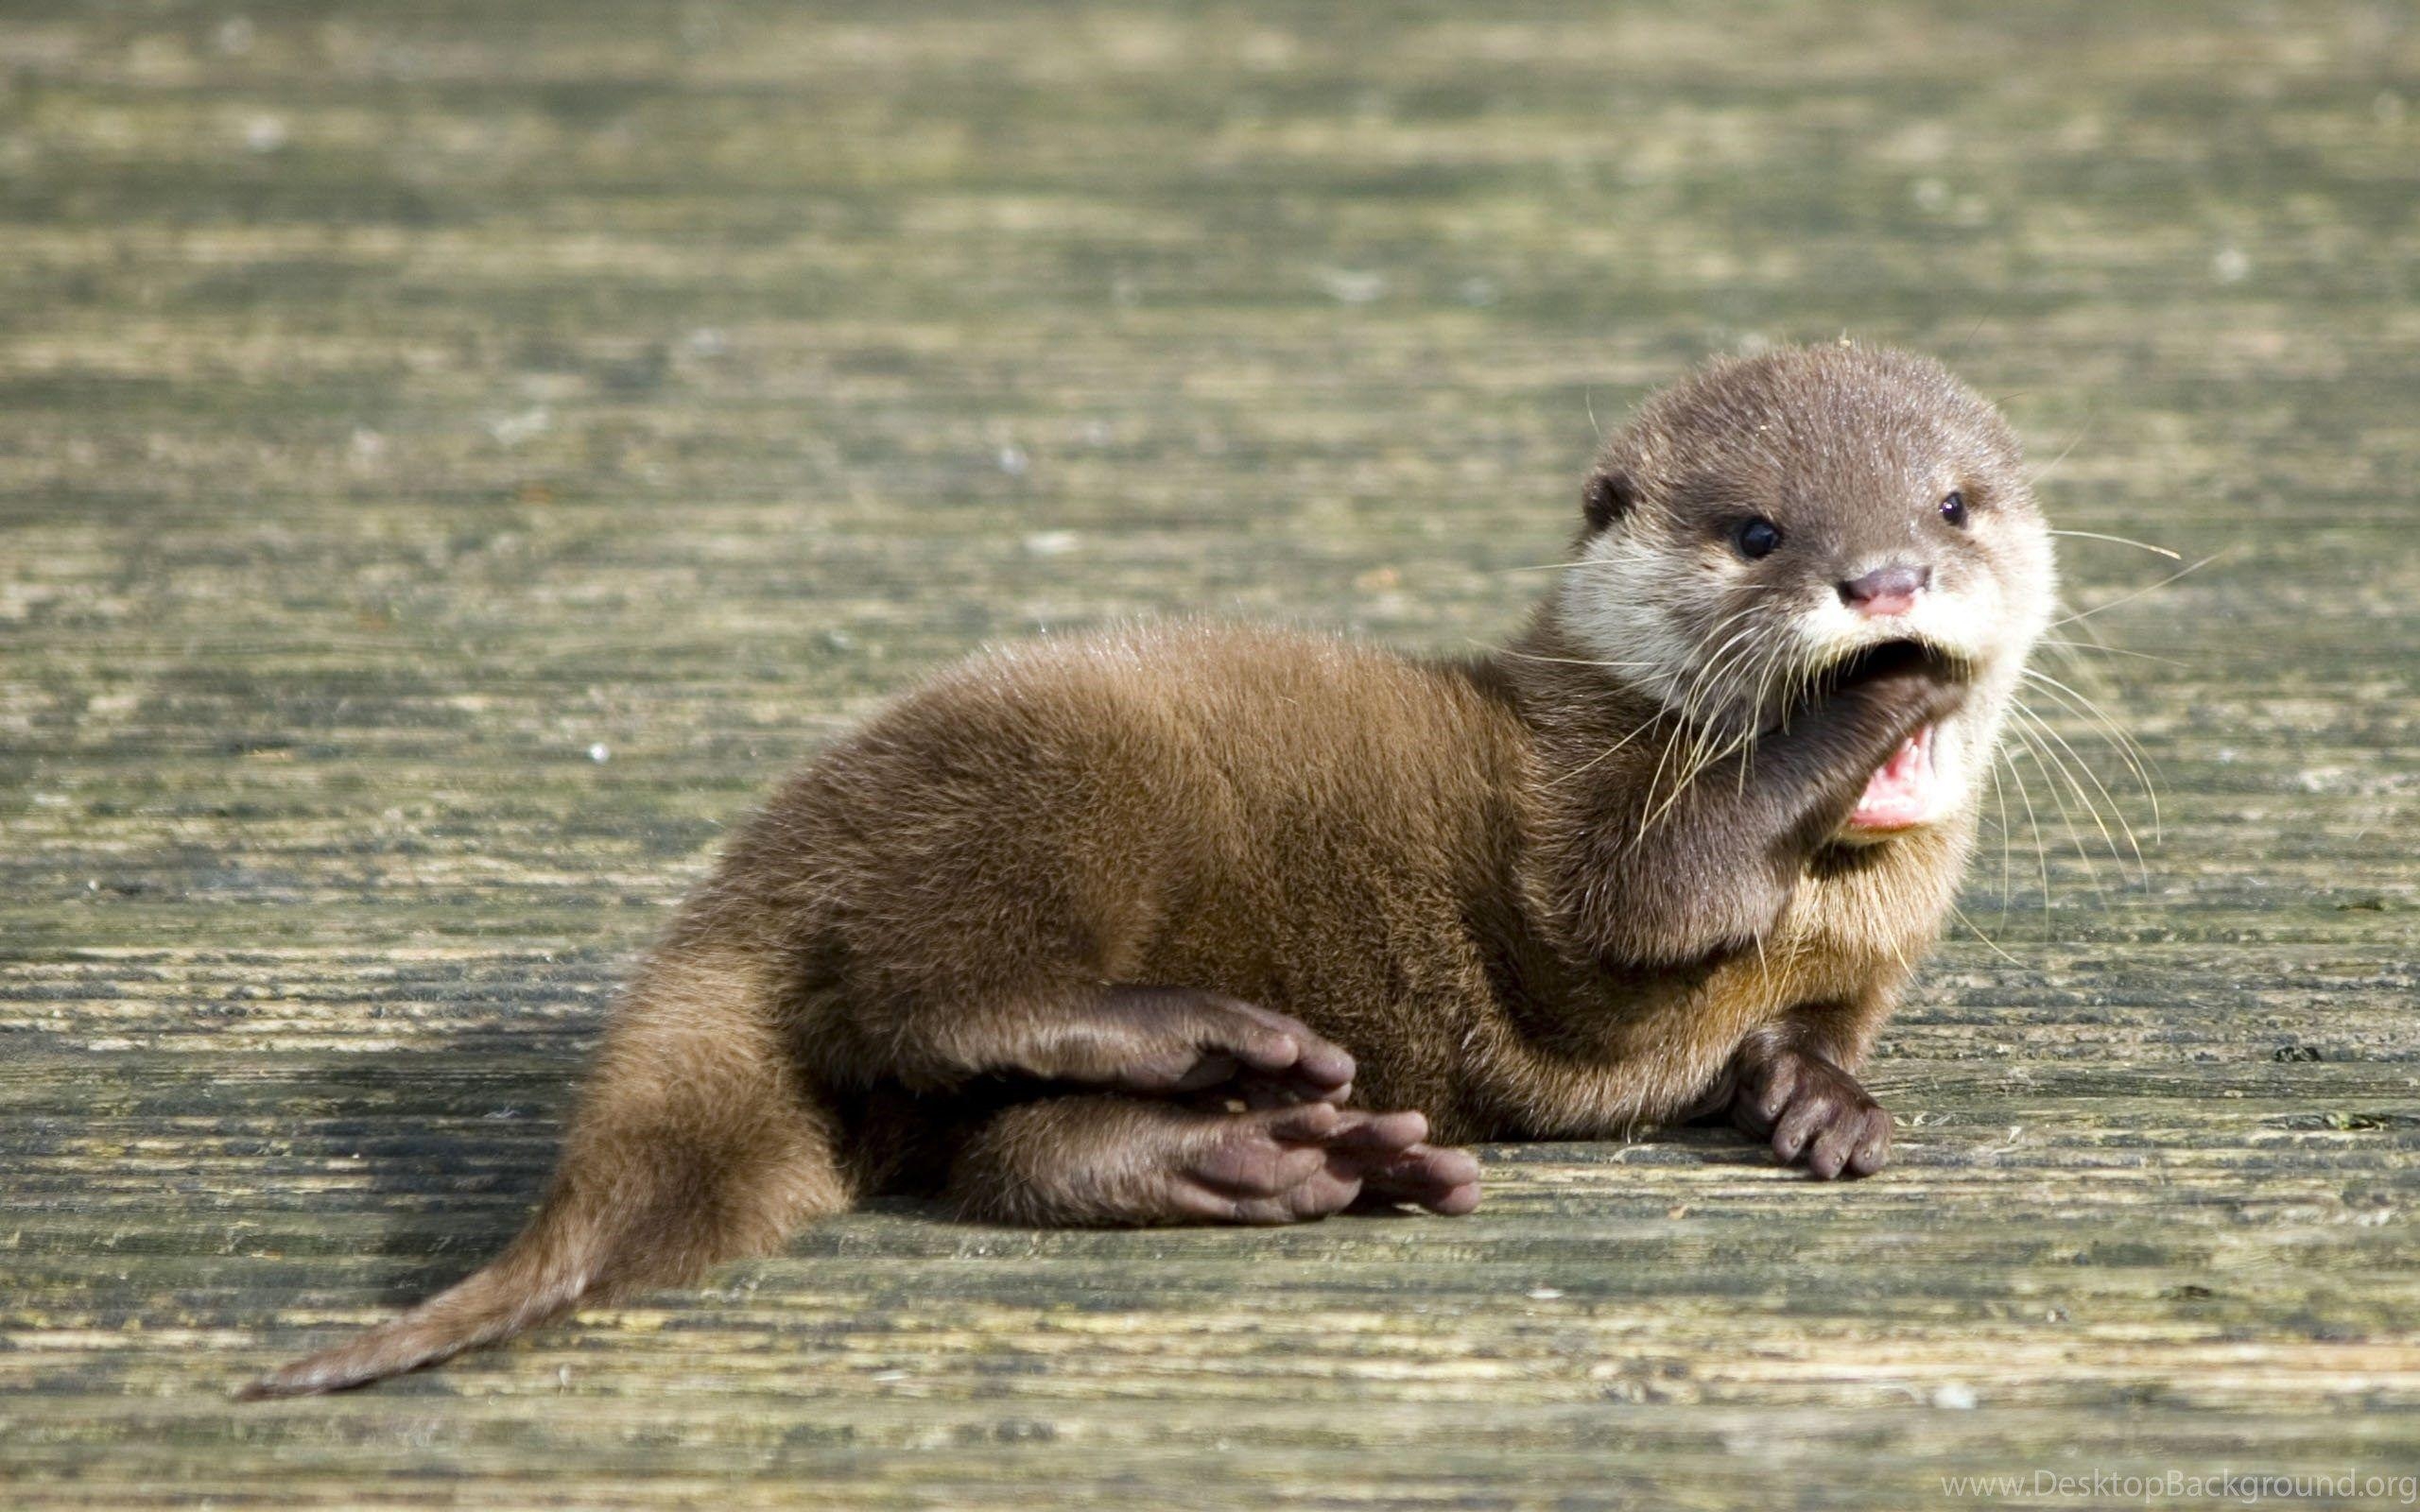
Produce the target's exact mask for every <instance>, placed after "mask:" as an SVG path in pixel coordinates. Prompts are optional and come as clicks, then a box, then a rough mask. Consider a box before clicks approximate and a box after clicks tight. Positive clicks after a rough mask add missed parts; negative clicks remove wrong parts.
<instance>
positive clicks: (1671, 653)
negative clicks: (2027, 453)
mask: <svg viewBox="0 0 2420 1512" xmlns="http://www.w3.org/2000/svg"><path fill="white" fill-rule="evenodd" d="M1584 506H1585V511H1586V517H1587V523H1586V528H1585V532H1584V534H1583V535H1582V538H1581V541H1580V543H1579V546H1578V554H1579V558H1580V560H1579V563H1578V564H1577V565H1576V566H1575V568H1574V570H1572V571H1570V572H1568V573H1565V574H1564V576H1563V581H1562V585H1561V587H1560V590H1559V597H1558V600H1557V603H1556V606H1555V607H1556V610H1557V618H1558V619H1559V620H1560V621H1561V622H1562V624H1563V625H1564V627H1565V629H1566V631H1567V632H1568V633H1569V634H1570V635H1571V636H1572V637H1573V638H1574V639H1575V640H1576V641H1577V642H1578V643H1579V644H1580V645H1581V646H1582V648H1584V654H1585V655H1587V656H1588V657H1590V658H1591V659H1594V660H1598V661H1601V662H1604V663H1606V664H1607V665H1608V669H1609V671H1610V674H1611V675H1612V676H1613V677H1615V678H1616V679H1619V680H1621V681H1622V682H1624V683H1626V684H1628V685H1630V686H1632V687H1634V688H1637V689H1639V690H1641V691H1644V692H1646V693H1647V694H1649V695H1650V696H1652V697H1654V698H1656V699H1657V700H1659V701H1660V702H1662V703H1663V704H1664V705H1665V706H1666V707H1667V708H1668V709H1670V710H1672V711H1673V712H1674V713H1677V714H1679V715H1680V716H1682V717H1683V718H1685V719H1686V720H1689V721H1692V722H1694V723H1698V724H1702V725H1705V726H1707V727H1709V728H1710V729H1712V730H1715V731H1717V732H1719V733H1727V734H1730V735H1733V736H1735V737H1737V736H1744V735H1745V734H1746V733H1747V732H1748V731H1751V730H1764V729H1769V728H1771V727H1772V726H1774V725H1776V724H1778V723H1780V722H1782V721H1783V720H1784V719H1786V718H1787V716H1788V713H1789V709H1790V708H1791V707H1792V706H1793V705H1794V704H1795V703H1797V702H1798V701H1800V700H1803V699H1806V698H1808V697H1815V696H1822V694H1821V690H1822V689H1823V688H1824V685H1825V684H1827V683H1832V682H1837V680H1838V679H1842V678H1845V677H1853V676H1855V675H1856V672H1857V669H1858V667H1860V666H1862V665H1870V664H1874V663H1876V662H1880V661H1887V660H1889V659H1893V658H1900V657H1906V656H1911V655H1923V656H1927V657H1929V658H1931V659H1934V660H1936V661H1938V662H1941V663H1942V664H1944V665H1945V667H1947V668H1948V669H1950V670H1951V673H1952V675H1955V676H1958V677H1961V678H1963V679H1966V680H1968V682H1969V683H1970V684H1971V688H1972V691H1971V693H1970V695H1969V696H1968V697H1967V698H1966V699H1965V700H1964V702H1963V704H1962V707H1961V708H1960V709H1959V711H1958V712H1957V713H1953V714H1951V715H1949V716H1947V717H1945V718H1944V719H1943V720H1942V721H1941V722H1940V723H1939V724H1938V725H1937V726H1928V727H1927V728H1926V729H1925V730H1920V731H1918V733H1917V734H1916V736H1915V737H1914V738H1913V739H1911V740H1910V742H1909V743H1908V744H1907V745H1906V746H1905V747H1902V748H1901V749H1900V750H1899V752H1898V753H1897V754H1895V755H1893V757H1892V758H1891V760H1890V761H1889V762H1888V763H1886V764H1885V765H1883V766H1882V767H1881V768H1880V769H1879V770H1877V771H1876V773H1875V775H1874V779H1873V781H1872V782H1871V783H1870V784H1869V786H1868V787H1867V790H1866V792H1865V795H1864V797H1863V798H1862V799H1860V800H1859V802H1858V806H1857V809H1856V811H1855V812H1854V813H1853V814H1852V815H1851V816H1850V819H1849V824H1848V828H1847V830H1846V831H1845V832H1844V833H1843V838H1848V839H1873V838H1878V837H1880V836H1882V835H1886V834H1889V833H1893V832H1896V831H1902V830H1907V829H1911V828H1914V827H1917V826H1921V825H1928V824H1934V823H1938V822H1940V821H1942V820H1944V819H1945V818H1947V817H1949V816H1953V815H1955V814H1958V813H1959V812H1961V811H1962V809H1963V808H1964V806H1965V805H1966V804H1967V802H1968V801H1969V800H1970V799H1972V798H1973V796H1974V794H1975V791H1976V784H1977V783H1978V782H1979V781H1980V780H1981V777H1982V773H1983V770H1984V767H1985V765H1986V763H1987V762H1988V760H1989V753H1990V750H1991V747H1992V743H1993V741H1994V740H1995V739H1997V736H1998V732H1999V724H2000V721H2001V719H2002V717H2003V716H2004V714H2005V712H2006V710H2007V707H2008V700H2009V696H2010V695H2011V694H2012V693H2013V692H2014V688H2015V686H2016V682H2017V679H2018V677H2019V675H2020V672H2021V669H2022V667H2023V664H2024V661H2025V657H2026V655H2027V653H2028V652H2029V651H2030V650H2031V648H2032V645H2033V643H2034V641H2035V639H2036V638H2038V637H2039V636H2040V635H2041V634H2042V631H2043V629H2044V627H2046V626H2047V625H2048V621H2049V616H2050V605H2051V600H2052V572H2053V565H2052V560H2051V553H2050V538H2049V532H2048V528H2047V527H2046V526H2045V525H2044V524H2043V521H2042V517H2041V514H2040V513H2039V511H2038V510H2037V509H2036V508H2035V507H2034V502H2033V495H2032V491H2031V489H2030V488H2029V487H2028V486H2027V481H2026V475H2025V472H2024V469H2023V466H2022V463H2021V461H2020V458H2019V455H2018V452H2017V444H2016V439H2015V438H2014V436H2013V435H2011V434H2010V432H2009V428H2008V425H2007V423H2006V422H2005V421H2002V420H2001V419H2000V416H1999V413H1998V412H1997V410H1995V409H1994V408H1993V407H1992V406H1991V405H1990V404H1987V403H1985V402H1984V400H1983V399H1982V398H1981V397H1980V396H1979V395H1978V394H1976V393H1975V392H1974V391H1973V390H1972V389H1970V388H1968V387H1966V386H1965V385H1963V384H1962V383H1960V382H1959V381H1958V380H1957V379H1955V378H1953V377H1951V376H1950V374H1949V372H1948V370H1947V369H1944V368H1943V367H1942V366H1941V365H1940V364H1939V363H1936V362H1933V361H1931V360H1930V359H1928V358H1924V357H1917V356H1911V355H1909V354H1908V353H1906V352H1891V351H1886V350H1880V349H1876V348H1872V347H1859V346H1852V345H1847V344H1842V345H1839V346H1824V347H1807V348H1800V349H1794V350H1788V351H1781V352H1770V353H1767V354H1765V355H1761V356H1756V357H1750V358H1744V359H1738V360H1732V361H1724V362H1719V363H1716V364H1714V365H1712V366H1710V367H1708V368H1705V369H1703V370H1701V371H1699V372H1697V373H1696V374H1694V375H1692V376H1691V377H1689V378H1688V379H1686V380H1685V381H1684V382H1683V383H1681V384H1679V385H1677V386H1675V387H1672V388H1669V389H1667V390H1666V391H1664V392H1663V393H1661V394H1658V395H1657V396H1655V397H1654V398H1653V399H1651V400H1650V401H1649V402H1648V404H1646V405H1645V407H1644V408H1642V409H1641V410H1640V412H1639V414H1638V417H1637V419H1636V420H1635V421H1633V422H1632V424H1631V425H1630V426H1629V427H1628V428H1627V429H1625V430H1624V431H1623V432H1622V433H1621V434H1620V435H1618V436H1616V437H1615V438H1614V439H1613V440H1612V442H1611V443H1610V444H1608V445H1607V447H1606V448H1605V451H1604V455H1602V456H1601V457H1600V458H1599V460H1598V464H1597V468H1596V470H1595V472H1594V473H1593V474H1592V475H1591V477H1590V479H1589V482H1588V487H1587V490H1586V493H1585V498H1584Z"/></svg>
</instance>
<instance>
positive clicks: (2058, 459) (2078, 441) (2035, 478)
mask: <svg viewBox="0 0 2420 1512" xmlns="http://www.w3.org/2000/svg"><path fill="white" fill-rule="evenodd" d="M2099 414H2100V411H2099V410H2098V409H2090V410H2086V411H2085V412H2084V417H2083V423H2081V424H2079V425H2078V426H2077V427H2076V433H2075V435H2074V436H2072V437H2070V438H2068V439H2067V444H2066V445H2065V446H2063V447H2061V448H2059V455H2056V456H2054V457H2052V458H2050V460H2048V462H2045V463H2043V464H2042V465H2041V466H2040V467H2038V468H2035V469H2034V470H2033V472H2031V474H2030V475H2029V476H2028V477H2027V478H2026V480H2025V484H2026V487H2028V488H2031V487H2032V486H2033V485H2034V484H2036V483H2039V482H2041V481H2042V480H2043V479H2044V478H2046V477H2048V476H2049V474H2050V472H2051V470H2052V469H2054V468H2056V467H2057V466H2058V465H2059V464H2060V463H2062V462H2064V461H2066V459H2067V455H2068V454H2069V453H2071V452H2073V451H2074V450H2075V449H2076V448H2077V447H2078V446H2081V445H2083V438H2085V437H2086V436H2089V435H2091V434H2092V421H2093V419H2094V417H2095V416H2097V415H2099Z"/></svg>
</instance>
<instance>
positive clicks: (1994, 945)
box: [1949, 903, 2025, 967]
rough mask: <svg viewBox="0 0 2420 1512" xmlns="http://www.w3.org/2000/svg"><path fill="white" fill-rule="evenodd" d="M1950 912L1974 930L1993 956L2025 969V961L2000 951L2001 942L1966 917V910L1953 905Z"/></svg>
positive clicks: (1950, 906)
mask: <svg viewBox="0 0 2420 1512" xmlns="http://www.w3.org/2000/svg"><path fill="white" fill-rule="evenodd" d="M1949 911H1950V912H1951V913H1953V914H1956V915H1957V916H1958V921H1959V922H1960V923H1962V924H1963V925H1965V926H1966V927H1967V928H1968V929H1971V930H1973V931H1974V932H1975V937H1976V938H1977V939H1979V940H1981V941H1982V942H1983V944H1984V946H1985V947H1986V948H1988V949H1989V950H1990V951H1991V953H1992V954H1995V955H1997V956H1998V957H1999V958H2000V959H2001V960H2003V961H2006V962H2008V964H2009V965H2011V966H2014V967H2023V966H2024V965H2025V963H2024V962H2023V961H2020V960H2018V959H2017V958H2016V957H2015V956H2014V955H2011V954H2009V953H2008V952H2006V951H2004V950H2002V949H2000V945H1999V941H1997V940H1996V939H1994V938H1992V936H1989V935H1986V934H1984V933H1983V931H1982V928H1981V926H1979V925H1978V924H1977V923H1976V922H1975V921H1974V920H1973V919H1969V918H1967V917H1966V910H1964V909H1963V908H1961V907H1959V906H1958V905H1957V904H1956V903H1951V904H1950V905H1949Z"/></svg>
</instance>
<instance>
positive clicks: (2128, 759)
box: [2024, 667, 2160, 842]
mask: <svg viewBox="0 0 2420 1512" xmlns="http://www.w3.org/2000/svg"><path fill="white" fill-rule="evenodd" d="M2024 672H2025V676H2026V677H2027V678H2028V679H2031V680H2032V681H2034V682H2036V683H2038V684H2040V685H2041V687H2042V690H2043V691H2044V692H2046V693H2048V695H2049V696H2051V697H2052V698H2053V699H2055V700H2057V701H2058V703H2059V704H2060V705H2061V706H2062V707H2063V708H2066V710H2068V711H2069V712H2071V713H2077V714H2081V715H2082V716H2083V718H2084V720H2085V721H2086V722H2087V723H2090V724H2092V725H2095V726H2097V727H2099V729H2098V732H2099V733H2100V734H2103V735H2105V736H2106V737H2107V739H2108V741H2109V747H2110V748H2111V749H2112V750H2115V751H2116V752H2117V753H2118V760H2119V761H2121V762H2123V763H2125V764H2126V769H2127V770H2128V771H2129V772H2131V773H2133V774H2134V778H2135V782H2139V783H2140V784H2142V789H2143V797H2144V798H2146V799H2149V800H2150V802H2151V806H2152V840H2153V841H2154V842H2156V841H2157V840H2158V839H2159V837H2160V812H2159V783H2158V782H2154V781H2153V780H2152V759H2151V756H2150V753H2149V752H2147V751H2145V750H2144V749H2143V747H2141V745H2139V744H2138V743H2137V742H2136V741H2135V738H2134V737H2133V736H2132V735H2129V734H2127V733H2126V731H2125V730H2121V729H2119V728H2118V723H2117V721H2115V720H2113V719H2111V718H2110V717H2109V716H2108V715H2107V714H2106V713H2102V712H2101V710H2100V705H2099V704H2097V703H2095V702H2094V701H2093V700H2092V699H2090V698H2089V697H2086V696H2084V695H2083V692H2082V691H2081V690H2079V689H2076V688H2071V687H2069V686H2068V685H2067V684H2066V683H2064V682H2061V681H2060V680H2059V679H2056V678H2054V677H2052V676H2050V675H2049V674H2048V673H2047V672H2043V671H2040V670H2038V669H2036V668H2033V667H2027V668H2025V669H2024ZM2116 801H2117V800H2116V799H2111V802H2113V803H2114V802H2116Z"/></svg>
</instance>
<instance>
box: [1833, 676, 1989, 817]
mask: <svg viewBox="0 0 2420 1512" xmlns="http://www.w3.org/2000/svg"><path fill="white" fill-rule="evenodd" d="M1910 674H1912V675H1917V676H1924V677H1933V678H1939V679H1944V680H1945V681H1957V680H1963V679H1964V678H1965V677H1966V676H1967V668H1966V667H1965V666H1964V664H1962V662H1959V661H1957V660H1956V659H1955V658H1953V657H1949V656H1947V655H1945V654H1944V653H1943V652H1941V651H1939V650H1936V649H1935V648H1933V647H1931V646H1928V645H1925V644H1921V643H1919V642H1915V641H1888V642H1885V643H1883V644H1880V645H1874V646H1868V647H1866V648H1865V649H1864V650H1862V651H1859V652H1858V653H1857V654H1856V655H1855V656H1852V657H1849V658H1848V659H1846V660H1845V661H1843V662H1841V663H1840V665H1839V666H1837V667H1835V668H1834V669H1833V670H1832V673H1831V675H1830V676H1829V677H1827V678H1825V679H1824V682H1825V684H1826V685H1827V687H1828V688H1829V689H1830V690H1832V691H1838V690H1839V689H1841V688H1845V687H1848V686H1850V685H1852V684H1854V683H1858V682H1863V681H1867V680H1870V679H1876V678H1882V677H1892V676H1904V675H1910ZM1939 728H1940V727H1938V726H1937V725H1925V726H1922V727H1921V728H1919V729H1918V730H1916V732H1915V733H1914V734H1911V735H1910V736H1909V737H1908V738H1907V739H1906V740H1904V741H1901V742H1900V743H1899V747H1898V748H1897V749H1896V750H1893V752H1892V753H1891V754H1890V756H1889V757H1888V758H1887V759H1886V760H1884V762H1883V763H1882V765H1879V766H1877V767H1876V768H1875V769H1874V775H1873V776H1871V777H1869V778H1867V779H1866V782H1865V791H1864V792H1863V793H1861V794H1859V795H1858V800H1857V806H1856V807H1855V808H1853V809H1851V810H1850V811H1849V817H1848V827H1849V828H1850V829H1852V830H1863V831H1868V832H1876V833H1880V832H1888V831H1892V830H1906V829H1912V828H1913V827H1915V826H1917V825H1919V824H1923V823H1926V822H1927V821H1928V820H1930V819H1931V818H1933V817H1934V816H1936V815H1937V814H1938V813H1939V812H1940V809H1941V806H1942V805H1941V801H1940V799H1941V788H1942V781H1941V772H1940V769H1939V768H1938V767H1937V766H1936V765H1934V763H1933V741H1934V736H1935V733H1936V731H1937V730H1939Z"/></svg>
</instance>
